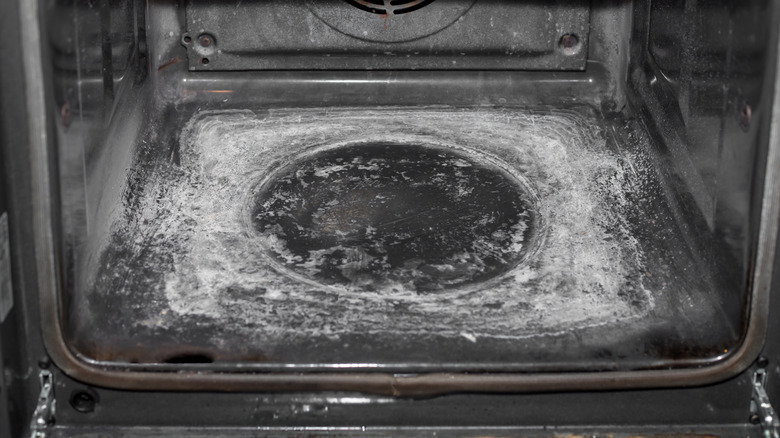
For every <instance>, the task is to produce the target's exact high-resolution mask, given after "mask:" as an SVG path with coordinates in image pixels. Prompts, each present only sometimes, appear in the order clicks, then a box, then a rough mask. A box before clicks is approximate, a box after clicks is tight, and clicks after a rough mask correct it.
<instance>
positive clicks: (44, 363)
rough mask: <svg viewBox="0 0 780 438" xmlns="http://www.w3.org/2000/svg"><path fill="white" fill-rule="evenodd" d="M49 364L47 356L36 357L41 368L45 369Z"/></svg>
mask: <svg viewBox="0 0 780 438" xmlns="http://www.w3.org/2000/svg"><path fill="white" fill-rule="evenodd" d="M50 366H51V360H50V359H49V356H42V357H41V358H40V359H38V367H39V368H40V369H42V370H47V369H49V367H50Z"/></svg>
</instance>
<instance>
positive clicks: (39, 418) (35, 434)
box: [30, 370, 55, 438]
mask: <svg viewBox="0 0 780 438" xmlns="http://www.w3.org/2000/svg"><path fill="white" fill-rule="evenodd" d="M38 377H39V378H40V380H41V393H40V395H39V396H38V404H37V405H36V406H35V412H33V416H32V422H31V423H30V436H31V437H32V438H45V437H46V436H47V433H46V432H47V430H48V428H49V426H50V425H51V424H52V422H53V421H54V405H55V400H54V377H53V376H52V373H51V371H48V370H41V372H40V374H39V375H38Z"/></svg>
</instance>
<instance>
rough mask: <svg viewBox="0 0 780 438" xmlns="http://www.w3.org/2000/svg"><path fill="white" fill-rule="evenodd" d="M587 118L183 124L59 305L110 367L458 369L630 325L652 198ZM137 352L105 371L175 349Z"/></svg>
mask: <svg viewBox="0 0 780 438" xmlns="http://www.w3.org/2000/svg"><path fill="white" fill-rule="evenodd" d="M593 120H594V119H593V118H591V117H590V116H588V115H583V114H581V113H577V112H570V111H556V112H538V113H536V112H529V111H524V110H519V109H515V110H486V109H480V110H474V109H462V110H459V109H430V108H405V109H400V108H396V109H375V110H371V109H365V108H361V109H344V110H338V111H336V110H332V109H331V110H316V109H311V110H303V109H288V110H273V111H266V112H263V113H253V112H249V111H228V112H204V113H200V114H197V115H195V116H194V117H193V118H192V119H191V120H190V122H189V123H187V124H186V126H185V127H184V129H183V130H182V132H181V135H180V138H179V141H178V142H177V143H176V145H175V147H173V148H171V147H168V146H169V144H167V143H159V142H157V143H153V142H150V143H149V144H150V146H148V148H146V149H143V150H141V151H140V152H139V156H138V159H137V160H136V162H135V164H134V165H133V166H132V167H131V171H130V172H129V174H128V178H127V183H126V187H125V194H126V196H125V197H124V198H121V199H117V204H115V207H114V208H113V209H111V211H110V217H109V218H107V219H106V220H107V221H108V219H110V223H111V227H110V229H107V230H106V233H107V234H106V235H101V236H102V237H100V238H98V236H95V237H93V239H94V240H95V241H96V242H97V241H103V242H105V245H104V247H103V248H101V249H100V251H99V252H96V253H95V254H90V255H89V257H94V260H98V261H99V263H95V265H96V266H95V267H94V268H93V270H91V271H89V272H85V273H84V276H85V277H86V278H87V280H86V281H85V282H84V284H83V286H82V287H81V288H80V289H79V290H83V291H85V292H84V293H83V294H81V295H79V296H78V297H76V298H77V299H74V300H73V303H74V304H73V308H77V307H79V306H80V307H83V306H89V308H90V309H92V313H93V314H94V318H93V319H92V320H91V321H92V322H89V321H86V320H84V319H83V318H81V319H76V318H74V319H73V323H74V325H76V324H78V325H79V333H80V334H82V335H83V336H84V337H89V338H90V340H92V341H94V343H96V344H99V345H97V347H95V348H98V347H99V349H100V350H99V352H101V354H95V355H89V356H90V357H96V358H99V359H106V358H111V357H114V358H116V357H117V356H115V355H113V354H114V353H112V352H114V351H115V349H112V350H110V351H109V350H108V346H112V345H122V346H125V345H128V344H132V345H131V346H134V345H136V344H138V345H161V343H162V341H160V340H161V339H164V340H165V342H167V343H169V344H170V345H191V346H193V347H199V346H207V348H206V347H204V348H192V349H191V350H186V351H184V353H188V352H189V351H194V352H200V351H208V352H209V353H210V354H211V353H213V357H214V358H215V361H220V362H223V361H224V360H226V358H227V359H230V358H235V357H250V356H251V355H252V354H254V353H257V352H261V353H262V355H263V356H264V357H273V358H274V361H284V360H290V361H293V362H300V361H313V362H317V363H320V362H322V361H328V360H336V361H346V362H348V363H353V362H355V361H385V360H392V361H398V360H402V358H411V357H412V356H410V354H411V351H412V350H414V351H418V350H419V351H420V352H421V353H420V354H421V355H422V356H424V357H425V358H428V359H425V360H431V361H436V360H439V359H443V358H449V359H448V360H455V361H460V360H461V357H465V356H463V355H461V354H460V353H457V354H456V353H455V352H456V351H457V352H462V351H465V350H463V348H464V345H467V346H470V347H469V348H470V349H469V351H470V352H471V353H470V355H467V356H468V357H469V358H470V359H469V360H475V359H477V360H480V361H491V360H494V359H496V358H499V357H505V356H506V357H509V356H513V357H515V356H514V355H517V354H520V356H516V357H526V356H525V354H526V348H525V347H523V346H528V345H531V344H534V342H536V341H533V340H532V339H537V340H538V339H540V337H542V336H551V335H560V336H573V335H572V334H573V333H577V334H578V336H579V334H580V333H582V331H583V330H586V329H587V330H592V329H593V330H595V328H596V327H605V329H604V330H605V331H606V330H607V328H606V327H626V326H627V325H629V324H633V323H634V322H641V321H643V320H644V318H645V317H646V316H647V315H648V313H649V312H652V311H653V309H654V308H655V304H654V296H653V295H652V294H651V292H650V291H649V290H648V289H647V288H646V287H645V284H646V281H647V279H653V280H655V279H656V278H657V277H656V276H655V274H654V276H653V277H648V276H646V275H645V272H646V270H647V269H646V267H645V265H644V260H645V255H644V254H645V253H644V250H643V248H642V247H641V246H640V242H639V241H637V240H636V239H635V236H636V235H638V234H637V231H636V227H635V226H634V225H632V223H631V222H630V220H629V218H631V217H633V216H631V212H632V210H633V209H634V207H633V205H634V204H633V203H632V201H631V199H633V198H637V197H639V198H642V197H644V196H646V193H655V191H654V190H653V189H652V187H651V186H645V185H644V184H645V179H644V177H643V176H642V175H643V173H641V172H640V173H637V172H636V170H639V171H642V169H644V167H636V166H635V167H627V166H625V165H623V163H624V160H623V158H622V155H621V153H620V152H616V151H614V150H612V149H610V148H609V147H608V146H607V144H606V140H605V138H604V137H603V136H602V133H601V132H600V131H599V128H598V125H597V124H594V123H593ZM171 150H175V152H176V153H175V154H174V155H175V157H174V158H173V159H171V156H172V155H171ZM338 160H341V161H338ZM372 160H373V161H372ZM632 162H633V163H639V162H638V161H636V160H633V161H632ZM394 178H395V180H394ZM407 178H408V179H407ZM277 195H278V196H277ZM382 201H385V203H382ZM116 207H119V208H116ZM643 211H644V210H643ZM272 213H273V214H272ZM638 213H641V212H638ZM429 216H430V217H429ZM637 217H640V218H641V217H644V216H643V215H641V214H639V215H638V216H637ZM426 226H427V228H426ZM95 247H97V245H95ZM334 247H335V248H337V249H336V250H332V249H333V248H334ZM339 251H342V252H343V254H342V253H339ZM349 251H352V254H358V255H359V256H360V257H363V258H360V257H353V258H352V259H350V258H349V254H348V252H349ZM313 254H314V255H318V256H320V255H322V254H324V255H325V256H326V257H320V258H317V257H313V256H312V255H313ZM474 254H476V256H475V255H474ZM458 255H461V256H462V258H461V259H457V256H458ZM478 259H479V260H478ZM366 261H368V262H366ZM288 262H290V263H288ZM352 262H358V263H353V264H350V263H352ZM449 262H453V263H455V262H459V263H461V264H460V265H453V263H449ZM385 263H386V264H387V265H385ZM448 263H449V264H450V265H452V266H453V268H452V269H450V268H449V267H447V266H446V265H447V264H448ZM73 314H74V315H76V313H75V312H74V313H73ZM629 321H631V322H629ZM94 327H99V328H100V330H99V331H98V332H95V331H90V330H91V329H92V328H94ZM499 344H500V345H502V347H501V348H496V349H495V350H491V349H490V347H488V346H490V345H499ZM166 345H168V344H166ZM388 345H392V346H393V347H392V348H394V349H395V350H392V351H391V350H388V348H390V347H387V346H388ZM534 345H537V344H534ZM538 345H540V346H541V345H544V344H538ZM379 346H381V348H380V347H379ZM483 346H484V347H483ZM505 347H506V348H510V347H511V348H513V349H514V350H512V351H514V353H511V352H508V350H506V348H505ZM95 348H92V349H91V350H89V349H87V348H81V349H80V350H82V351H87V352H89V351H94V350H95ZM123 348H125V347H123ZM127 348H129V347H127ZM540 348H541V347H540ZM136 351H137V349H136V348H135V347H133V354H132V355H130V354H124V355H122V356H121V357H120V358H119V359H121V358H123V357H131V358H133V357H137V358H138V361H139V362H141V363H145V362H149V361H164V360H166V359H168V358H169V357H170V356H172V355H173V353H175V352H178V351H179V350H177V349H171V348H169V347H167V346H165V347H164V348H162V349H158V350H157V351H158V352H165V355H163V356H160V355H155V356H153V357H148V356H147V357H144V356H139V355H138V354H136V353H135V352H136ZM393 351H396V352H399V353H398V354H394V353H393ZM401 351H403V353H401ZM492 351H495V352H496V355H492V354H493V353H491V352H492ZM102 352H106V353H105V354H103V353H102ZM499 352H501V353H499ZM504 352H506V353H504ZM464 354H465V353H464ZM414 357H418V356H414ZM421 360H422V359H421Z"/></svg>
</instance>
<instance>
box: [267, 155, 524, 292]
mask: <svg viewBox="0 0 780 438" xmlns="http://www.w3.org/2000/svg"><path fill="white" fill-rule="evenodd" d="M255 205H256V207H255V208H254V211H253V220H254V224H255V228H256V229H257V231H258V232H259V233H260V234H261V235H262V236H263V237H264V241H265V242H272V244H270V245H268V249H267V251H268V252H269V253H270V254H271V255H272V257H274V258H276V259H277V261H279V262H280V263H281V264H282V265H284V266H285V267H286V268H289V269H292V270H293V271H296V272H298V273H300V274H303V275H304V276H307V277H309V278H312V279H314V280H315V281H318V282H321V283H324V284H342V285H348V286H354V287H359V288H361V289H363V290H372V291H374V290H387V289H391V292H392V288H388V286H391V287H392V286H395V287H396V288H398V289H404V290H411V291H416V292H431V291H437V290H445V289H451V288H455V287H458V286H461V285H466V284H473V283H476V282H482V281H485V280H488V279H490V278H493V277H496V276H498V275H500V274H502V273H504V272H507V271H508V270H510V269H512V268H513V267H514V266H516V265H517V264H518V263H520V262H521V261H523V260H525V259H526V256H527V248H528V245H527V242H529V241H530V240H531V239H532V238H533V236H534V232H535V230H536V226H535V225H534V224H535V220H536V215H537V213H536V212H535V209H534V207H533V201H532V199H531V197H530V196H529V195H528V194H527V193H526V192H525V190H524V187H523V186H522V185H521V184H520V183H519V181H517V180H516V179H515V178H514V177H513V176H511V175H510V174H508V173H507V172H505V171H503V170H502V169H499V168H498V167H491V166H488V165H487V164H485V163H477V162H474V161H472V160H471V159H470V157H468V156H466V155H462V154H457V153H454V152H452V151H449V150H445V149H443V148H433V147H427V146H425V147H424V146H419V145H399V144H365V145H354V146H348V147H341V148H337V149H335V150H328V151H325V152H321V153H319V154H317V155H315V156H310V157H307V158H304V159H301V160H299V161H297V162H295V163H293V164H292V165H290V166H288V167H287V168H285V169H283V170H281V171H280V172H279V174H278V175H277V176H276V178H274V179H273V180H272V181H270V182H269V183H267V184H265V186H264V187H263V188H262V190H261V191H260V193H259V196H258V197H257V199H256V204H255Z"/></svg>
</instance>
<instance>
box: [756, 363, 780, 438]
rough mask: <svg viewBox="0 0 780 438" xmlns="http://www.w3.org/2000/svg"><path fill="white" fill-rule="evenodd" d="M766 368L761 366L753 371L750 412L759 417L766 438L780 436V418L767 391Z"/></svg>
mask: <svg viewBox="0 0 780 438" xmlns="http://www.w3.org/2000/svg"><path fill="white" fill-rule="evenodd" d="M765 386H766V369H764V368H759V369H757V370H756V372H755V373H753V398H752V400H750V413H751V414H752V417H753V418H757V419H758V424H760V425H761V430H762V432H763V434H764V437H765V438H780V420H778V418H777V414H776V413H775V410H774V408H772V403H771V402H770V401H769V396H768V395H767V393H766V388H765Z"/></svg>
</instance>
